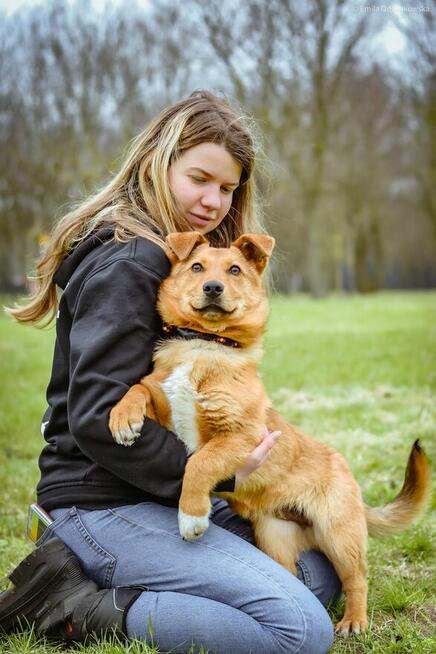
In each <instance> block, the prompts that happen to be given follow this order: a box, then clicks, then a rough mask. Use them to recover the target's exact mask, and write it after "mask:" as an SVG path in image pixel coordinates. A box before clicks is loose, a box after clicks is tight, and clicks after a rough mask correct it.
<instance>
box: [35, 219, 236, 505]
mask: <svg viewBox="0 0 436 654" xmlns="http://www.w3.org/2000/svg"><path fill="white" fill-rule="evenodd" d="M169 272H170V263H169V261H168V259H167V257H166V255H165V253H164V252H163V250H162V249H161V248H160V247H159V246H157V245H155V244H154V243H152V242H151V241H148V240H146V239H144V238H135V239H132V240H129V241H127V242H126V243H117V242H115V241H114V240H113V239H112V233H111V232H110V231H109V230H104V231H100V232H98V233H97V234H96V235H94V236H93V237H91V238H89V239H87V240H86V241H84V242H83V243H82V244H80V245H79V246H78V247H77V248H76V249H75V250H74V251H73V252H72V254H70V255H69V256H68V257H67V258H66V259H65V260H64V261H63V263H62V264H61V266H60V267H59V269H58V271H57V273H56V275H55V283H56V284H57V285H58V286H59V287H60V289H62V290H63V292H62V296H61V299H60V302H59V311H58V316H57V323H56V342H55V350H54V357H53V369H52V374H51V379H50V383H49V385H48V388H47V401H48V409H47V411H46V412H45V414H44V418H43V424H42V432H43V435H44V438H45V440H46V441H47V445H46V446H45V448H44V449H43V451H42V453H41V456H40V459H39V466H40V470H41V480H40V482H39V484H38V488H37V498H38V502H39V504H41V506H43V507H44V509H46V510H47V511H50V510H52V509H55V508H59V507H68V506H72V505H75V506H78V507H82V508H89V509H97V508H105V507H113V506H120V505H123V504H133V503H137V502H144V501H156V502H159V503H161V504H167V505H171V506H175V505H177V502H178V499H179V495H180V490H181V482H182V476H183V471H184V468H185V464H186V459H187V453H186V450H185V446H184V445H183V443H182V442H181V441H179V440H178V439H177V436H176V435H175V434H173V433H172V432H171V431H168V430H167V429H165V428H163V427H161V426H160V425H158V424H157V423H156V422H154V421H153V420H150V419H148V418H146V420H145V423H144V426H143V428H142V431H141V435H140V437H139V438H138V439H137V440H136V442H135V443H134V444H133V445H132V446H131V447H124V446H122V445H118V444H117V443H115V441H114V440H113V438H112V435H111V433H110V431H109V427H108V419H109V412H110V410H111V408H112V407H113V406H114V405H115V404H116V403H117V402H118V400H120V399H121V397H122V396H123V395H124V393H125V392H126V391H127V390H128V388H129V387H130V386H132V385H133V384H135V383H137V382H138V380H139V379H140V378H141V377H143V376H144V375H146V374H147V373H149V372H150V371H151V366H152V352H153V346H154V343H155V341H156V339H158V338H160V337H162V336H163V333H162V323H161V320H160V317H159V315H158V313H157V311H156V308H155V305H156V296H157V291H158V288H159V284H160V283H161V281H162V280H163V279H164V278H165V277H166V276H167V275H168V274H169ZM220 488H221V490H232V489H233V482H232V481H230V482H227V483H226V484H223V485H222V486H221V487H220Z"/></svg>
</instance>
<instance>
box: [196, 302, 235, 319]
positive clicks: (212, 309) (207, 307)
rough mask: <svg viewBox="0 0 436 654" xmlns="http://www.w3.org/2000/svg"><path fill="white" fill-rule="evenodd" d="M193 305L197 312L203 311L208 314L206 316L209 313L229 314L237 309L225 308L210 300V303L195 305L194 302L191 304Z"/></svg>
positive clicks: (202, 312)
mask: <svg viewBox="0 0 436 654" xmlns="http://www.w3.org/2000/svg"><path fill="white" fill-rule="evenodd" d="M191 307H192V308H193V309H194V311H196V312H197V313H201V314H202V315H206V316H207V315H208V314H210V315H218V316H229V315H231V314H232V313H233V312H234V311H235V309H225V308H224V307H223V306H221V305H220V304H215V303H214V302H209V303H208V304H204V305H203V306H201V307H195V306H194V305H193V304H191Z"/></svg>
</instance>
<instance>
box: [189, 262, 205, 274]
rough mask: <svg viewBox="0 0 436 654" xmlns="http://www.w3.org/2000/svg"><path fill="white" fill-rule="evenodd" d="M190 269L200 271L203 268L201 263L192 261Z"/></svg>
mask: <svg viewBox="0 0 436 654" xmlns="http://www.w3.org/2000/svg"><path fill="white" fill-rule="evenodd" d="M191 270H192V271H193V272H201V271H202V270H204V268H203V266H202V265H201V263H193V264H192V266H191Z"/></svg>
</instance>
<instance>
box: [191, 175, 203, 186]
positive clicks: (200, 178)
mask: <svg viewBox="0 0 436 654" xmlns="http://www.w3.org/2000/svg"><path fill="white" fill-rule="evenodd" d="M191 179H192V181H194V182H195V183H196V184H204V182H205V181H206V180H205V179H204V178H203V177H196V176H195V175H191Z"/></svg>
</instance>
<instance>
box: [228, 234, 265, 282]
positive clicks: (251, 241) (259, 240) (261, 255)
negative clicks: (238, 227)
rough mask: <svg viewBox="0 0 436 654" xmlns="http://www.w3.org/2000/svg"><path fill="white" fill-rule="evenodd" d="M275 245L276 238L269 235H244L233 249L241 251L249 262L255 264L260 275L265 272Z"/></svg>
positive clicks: (235, 243)
mask: <svg viewBox="0 0 436 654" xmlns="http://www.w3.org/2000/svg"><path fill="white" fill-rule="evenodd" d="M274 244H275V240H274V238H273V237H272V236H268V234H242V236H240V237H239V238H238V239H236V241H234V242H233V243H232V245H233V247H235V248H238V249H239V250H241V252H242V254H243V255H244V257H245V258H246V259H247V261H250V262H251V263H254V265H255V266H256V270H257V272H258V273H259V274H262V272H263V271H264V269H265V267H266V265H267V263H268V259H269V258H270V256H271V252H272V251H273V249H274Z"/></svg>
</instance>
